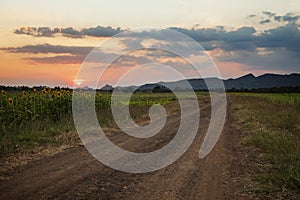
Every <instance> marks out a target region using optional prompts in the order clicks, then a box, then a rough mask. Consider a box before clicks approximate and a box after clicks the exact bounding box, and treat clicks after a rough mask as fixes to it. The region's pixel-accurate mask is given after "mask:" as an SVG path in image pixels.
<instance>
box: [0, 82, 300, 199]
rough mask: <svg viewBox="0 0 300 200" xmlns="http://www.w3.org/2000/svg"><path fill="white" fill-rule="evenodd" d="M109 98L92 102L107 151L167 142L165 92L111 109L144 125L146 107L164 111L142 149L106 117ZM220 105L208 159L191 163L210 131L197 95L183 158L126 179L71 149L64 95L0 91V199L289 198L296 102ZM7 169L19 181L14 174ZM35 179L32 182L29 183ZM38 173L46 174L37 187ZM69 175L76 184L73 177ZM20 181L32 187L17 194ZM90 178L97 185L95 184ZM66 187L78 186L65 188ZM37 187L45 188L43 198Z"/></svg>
mask: <svg viewBox="0 0 300 200" xmlns="http://www.w3.org/2000/svg"><path fill="white" fill-rule="evenodd" d="M79 95H80V96H81V98H83V99H85V98H86V99H87V100H88V99H89V98H91V93H89V92H87V91H80V92H79ZM110 96H111V94H110V93H96V95H95V105H96V112H97V117H98V119H99V122H100V124H101V126H102V127H104V128H105V130H107V131H108V132H109V133H108V136H109V138H110V139H112V140H113V141H114V143H116V144H118V145H120V146H121V147H124V148H125V149H126V148H127V149H130V150H131V149H132V150H133V151H136V152H139V151H142V150H143V151H146V152H148V151H153V150H155V149H158V148H161V147H162V146H164V145H165V144H167V143H168V142H169V141H170V140H171V139H172V138H173V137H174V133H173V132H174V131H176V129H177V126H178V123H179V119H180V112H179V105H178V102H177V99H176V98H175V96H174V95H173V94H172V93H136V94H134V95H133V96H132V98H131V100H130V102H124V101H121V100H120V102H118V103H119V105H120V106H126V105H130V114H131V116H132V117H133V119H134V120H135V121H136V122H137V123H138V124H145V123H148V122H149V116H148V109H149V107H150V106H151V105H153V104H161V105H163V106H164V107H165V108H166V110H167V114H168V122H167V124H166V127H164V129H163V130H162V134H159V136H157V137H156V136H155V137H153V138H151V139H150V140H149V141H148V140H147V141H146V140H145V141H144V140H133V139H132V138H127V137H125V136H124V134H120V132H119V130H118V127H117V126H116V124H115V122H114V120H113V118H112V114H111V111H110V104H111V102H110ZM186 96H187V97H188V96H189V94H188V93H187V94H186ZM227 96H228V110H227V111H228V117H227V122H226V124H225V128H224V132H223V134H222V137H221V138H220V141H219V142H218V144H217V146H216V147H215V149H214V150H213V152H212V153H211V154H210V155H209V156H208V157H207V158H205V159H204V160H199V159H198V157H197V153H198V151H199V148H200V146H199V145H200V144H201V143H202V140H203V136H204V135H205V134H204V133H205V131H206V130H207V125H208V122H209V117H210V106H209V104H210V100H209V97H208V93H197V97H198V99H199V106H200V108H201V116H203V118H202V120H203V121H202V122H200V127H201V128H199V133H198V135H199V136H198V137H197V138H196V139H195V142H194V143H193V145H192V146H191V150H189V151H188V152H187V153H186V154H184V156H182V158H180V159H179V160H178V162H175V163H174V164H173V165H171V166H169V167H167V168H165V169H162V170H159V171H157V172H155V173H150V174H141V175H132V176H131V175H130V174H126V173H119V172H115V171H114V170H111V169H108V168H106V167H104V166H103V165H100V166H99V163H97V162H95V160H94V159H93V158H91V156H90V155H88V153H87V152H86V151H85V149H84V148H83V147H82V146H80V140H79V138H78V136H77V133H76V131H75V128H74V124H73V120H72V105H71V101H72V92H71V91H69V90H61V89H50V88H44V89H43V90H41V91H38V90H26V91H1V97H0V102H1V105H0V121H1V127H0V132H1V138H0V152H1V165H0V166H1V168H2V169H1V172H3V173H2V174H1V176H0V178H1V179H0V190H1V191H4V190H5V191H10V192H8V193H7V195H8V196H5V195H4V193H3V194H2V195H3V196H1V195H0V197H3V198H4V197H14V195H16V196H18V195H17V194H21V193H22V192H23V193H24V194H26V195H25V196H26V197H28V198H31V197H33V198H34V197H37V196H34V195H35V194H36V195H38V194H39V193H44V194H46V196H45V198H47V197H49V196H52V197H53V195H54V197H57V198H62V197H63V198H67V199H74V198H89V197H90V198H91V197H93V196H89V195H100V196H99V197H102V198H109V199H119V198H124V199H140V198H141V197H143V198H148V197H149V198H150V197H151V198H154V199H155V198H158V197H162V199H164V198H163V197H165V198H168V199H181V198H189V199H198V198H197V197H198V196H194V195H195V194H197V195H200V196H201V198H205V199H208V198H225V197H226V198H231V199H232V198H234V199H249V198H261V199H274V198H277V199H282V198H283V199H298V198H299V197H300V142H299V141H300V140H299V139H300V134H299V132H300V94H267V93H261V94H258V93H228V94H227ZM139 142H140V144H139ZM63 145H68V148H67V149H65V150H62V152H58V153H55V154H53V155H42V156H39V157H38V158H33V159H31V160H29V161H28V162H26V163H25V164H18V165H13V164H12V163H9V164H12V166H13V167H11V168H6V167H5V165H7V163H8V162H9V161H10V160H13V162H17V160H16V158H14V159H11V158H12V157H18V156H19V155H21V156H22V157H26V154H28V150H30V149H34V148H36V147H41V146H44V147H45V148H59V147H60V146H63ZM78 145H79V146H78ZM141 149H142V150H141ZM24 154H25V155H24ZM17 155H18V156H17ZM33 157H34V155H33ZM10 162H11V161H10ZM5 163H6V164H5ZM69 165H70V167H68V166H69ZM40 166H45V167H42V168H40ZM47 166H49V167H47ZM211 166H214V168H212V167H211ZM66 167H67V168H66ZM83 169H85V170H87V171H86V172H83V171H82V170H83ZM99 169H101V170H100V171H99ZM15 170H18V171H21V173H20V174H19V175H18V174H15V173H14V172H15ZM68 170H69V171H68ZM49 172H51V173H49ZM62 172H63V173H66V174H69V175H70V176H69V175H67V176H66V178H65V179H61V178H59V176H58V175H59V174H61V173H62ZM35 173H37V175H36V176H33V175H32V174H35ZM56 173H57V174H56ZM38 174H40V175H43V174H47V175H46V176H45V177H43V178H40V179H39V178H38V177H39V175H38ZM71 174H80V175H78V176H76V177H73V176H71ZM23 176H25V177H26V179H28V180H27V181H30V182H31V183H32V187H29V188H28V187H25V185H26V183H25V182H26V181H25V180H24V178H23ZM97 176H99V177H102V178H100V179H99V180H98V179H97V180H96V179H95V180H94V177H97ZM162 177H163V178H162ZM1 180H2V182H1ZM17 183H18V184H17ZM79 183H80V184H79ZM158 183H160V184H164V185H165V188H162V187H161V186H160V184H158ZM16 184H17V187H15V186H16ZM74 184H78V186H76V187H73V188H72V187H71V185H74ZM55 185H57V186H55ZM41 186H43V188H49V187H51V188H52V189H51V190H47V191H46V190H43V189H42V188H40V187H41ZM36 188H40V189H38V190H37V189H36ZM71 188H72V189H71ZM146 188H152V189H153V191H156V192H155V193H153V192H151V191H150V190H146ZM199 190H201V191H202V193H201V194H199ZM212 190H213V191H212ZM25 191H26V192H25ZM203 191H206V192H203ZM47 195H48V196H47ZM55 195H56V196H55ZM143 195H146V196H143ZM147 195H149V196H147ZM158 195H159V196H158ZM200 196H199V198H200Z"/></svg>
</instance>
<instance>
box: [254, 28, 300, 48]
mask: <svg viewBox="0 0 300 200" xmlns="http://www.w3.org/2000/svg"><path fill="white" fill-rule="evenodd" d="M255 45H256V46H257V47H263V48H285V49H287V50H290V51H296V52H300V31H299V28H298V25H296V24H293V23H289V24H287V25H285V26H280V27H277V28H273V29H269V30H266V31H264V32H263V33H262V34H261V35H258V36H256V38H255Z"/></svg>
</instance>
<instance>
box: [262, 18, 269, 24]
mask: <svg viewBox="0 0 300 200" xmlns="http://www.w3.org/2000/svg"><path fill="white" fill-rule="evenodd" d="M270 22H271V20H270V19H265V20H261V21H260V22H259V23H260V24H267V23H270Z"/></svg>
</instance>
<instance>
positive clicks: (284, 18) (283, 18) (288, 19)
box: [259, 11, 300, 24]
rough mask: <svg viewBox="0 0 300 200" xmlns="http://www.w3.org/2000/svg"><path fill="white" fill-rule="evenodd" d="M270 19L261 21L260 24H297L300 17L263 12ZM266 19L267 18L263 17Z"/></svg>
mask: <svg viewBox="0 0 300 200" xmlns="http://www.w3.org/2000/svg"><path fill="white" fill-rule="evenodd" d="M262 13H263V14H264V15H265V16H266V17H267V18H268V19H263V20H262V21H260V22H259V23H260V24H265V23H270V22H272V21H275V22H287V23H296V22H297V21H298V20H299V19H300V16H299V15H295V14H294V13H287V14H285V15H278V14H276V13H273V12H270V11H263V12H262ZM263 18H265V17H263Z"/></svg>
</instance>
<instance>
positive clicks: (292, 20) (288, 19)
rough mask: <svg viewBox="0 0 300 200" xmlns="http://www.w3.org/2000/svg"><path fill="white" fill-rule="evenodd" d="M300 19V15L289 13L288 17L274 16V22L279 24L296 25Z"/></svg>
mask: <svg viewBox="0 0 300 200" xmlns="http://www.w3.org/2000/svg"><path fill="white" fill-rule="evenodd" d="M298 19H300V16H299V15H294V14H293V13H287V14H286V15H282V16H280V15H276V16H274V20H275V21H278V22H288V23H295V22H297V21H298Z"/></svg>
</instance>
